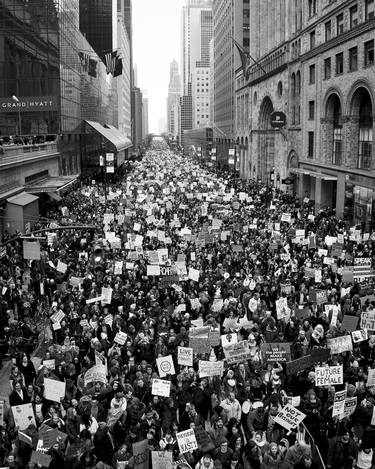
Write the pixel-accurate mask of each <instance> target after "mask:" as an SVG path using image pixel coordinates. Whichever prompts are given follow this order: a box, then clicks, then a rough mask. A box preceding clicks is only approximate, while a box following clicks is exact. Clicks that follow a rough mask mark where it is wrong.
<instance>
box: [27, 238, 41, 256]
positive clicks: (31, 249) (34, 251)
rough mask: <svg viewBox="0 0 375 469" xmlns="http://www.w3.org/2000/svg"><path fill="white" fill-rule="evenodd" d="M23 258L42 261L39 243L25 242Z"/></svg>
mask: <svg viewBox="0 0 375 469" xmlns="http://www.w3.org/2000/svg"><path fill="white" fill-rule="evenodd" d="M23 258H24V259H28V260H35V261H40V243H39V241H25V240H24V241H23Z"/></svg>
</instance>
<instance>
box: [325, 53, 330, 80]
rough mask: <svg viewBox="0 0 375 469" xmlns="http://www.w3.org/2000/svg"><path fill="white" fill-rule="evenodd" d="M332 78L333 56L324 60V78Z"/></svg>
mask: <svg viewBox="0 0 375 469" xmlns="http://www.w3.org/2000/svg"><path fill="white" fill-rule="evenodd" d="M329 78H331V57H328V59H325V60H324V79H325V80H328V79H329Z"/></svg>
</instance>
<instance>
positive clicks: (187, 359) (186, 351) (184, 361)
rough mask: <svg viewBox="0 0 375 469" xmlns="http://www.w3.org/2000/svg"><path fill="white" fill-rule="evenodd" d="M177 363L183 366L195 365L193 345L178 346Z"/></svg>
mask: <svg viewBox="0 0 375 469" xmlns="http://www.w3.org/2000/svg"><path fill="white" fill-rule="evenodd" d="M177 363H178V364H179V365H182V366H193V349H192V348H191V347H178V348H177Z"/></svg>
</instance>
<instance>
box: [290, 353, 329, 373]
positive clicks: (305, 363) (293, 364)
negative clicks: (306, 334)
mask: <svg viewBox="0 0 375 469" xmlns="http://www.w3.org/2000/svg"><path fill="white" fill-rule="evenodd" d="M330 356H331V353H330V349H328V348H316V349H312V350H311V353H310V355H305V356H304V357H301V358H297V359H296V360H292V361H290V362H287V363H286V364H285V365H286V371H287V373H288V374H295V373H298V372H299V371H302V370H305V369H306V368H308V367H310V366H312V365H315V364H316V363H321V362H325V361H327V360H328V359H329V358H330Z"/></svg>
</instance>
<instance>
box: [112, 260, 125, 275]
mask: <svg viewBox="0 0 375 469" xmlns="http://www.w3.org/2000/svg"><path fill="white" fill-rule="evenodd" d="M123 265H124V263H123V261H116V262H115V268H114V272H113V273H114V274H115V275H121V274H122V267H123Z"/></svg>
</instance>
